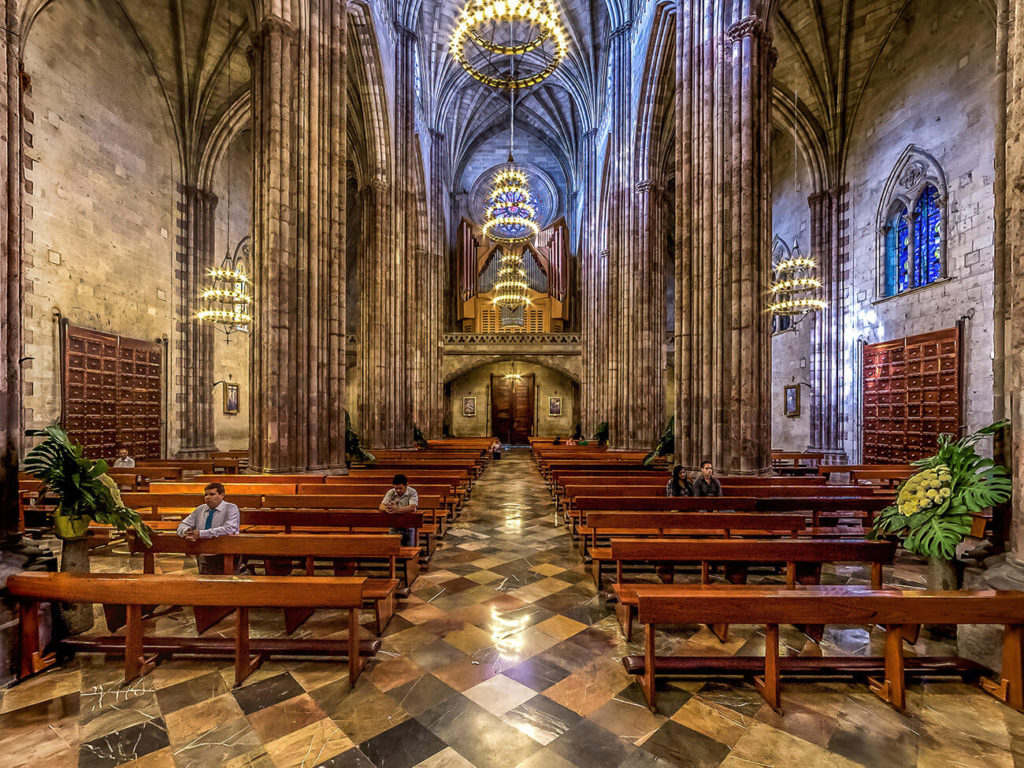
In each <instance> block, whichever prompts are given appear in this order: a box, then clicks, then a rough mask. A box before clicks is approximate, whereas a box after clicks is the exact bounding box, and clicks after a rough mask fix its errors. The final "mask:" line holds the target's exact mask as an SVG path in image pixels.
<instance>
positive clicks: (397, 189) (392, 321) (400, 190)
mask: <svg viewBox="0 0 1024 768" xmlns="http://www.w3.org/2000/svg"><path fill="white" fill-rule="evenodd" d="M395 31H396V36H395V38H396V39H395V123H394V125H395V163H394V168H395V177H394V180H393V182H392V183H391V184H390V185H388V182H387V180H386V179H383V178H381V179H378V180H376V181H375V195H374V196H375V199H376V203H377V205H376V214H377V215H376V222H375V233H374V246H375V249H376V250H375V252H374V253H373V255H372V265H373V266H372V269H373V278H372V281H371V282H369V283H363V285H364V290H365V289H366V288H369V287H371V286H372V290H373V294H372V295H373V300H372V301H371V302H370V304H371V305H372V306H371V307H370V308H369V311H368V313H367V317H366V328H365V332H362V331H361V333H363V339H365V341H364V343H363V344H364V349H365V350H366V351H367V354H366V355H365V356H364V360H363V361H362V363H361V365H362V367H363V369H364V374H365V379H364V385H363V387H362V388H361V391H360V396H361V408H362V411H363V414H364V418H363V420H362V424H363V432H364V438H365V441H366V444H367V445H368V446H370V447H372V448H398V447H403V446H408V445H411V443H412V426H413V418H414V402H413V397H414V391H415V390H414V387H413V382H414V381H415V380H416V378H417V377H418V375H419V370H420V367H421V356H422V347H421V344H420V343H419V340H418V336H417V331H418V326H417V325H416V323H417V321H418V316H417V313H416V311H417V310H416V307H415V303H414V302H413V301H412V300H411V299H410V294H411V293H412V291H414V290H418V283H417V281H418V280H419V277H420V274H421V267H420V266H419V262H420V260H421V259H420V257H419V256H418V254H417V250H418V242H417V234H418V232H417V206H416V195H415V191H416V190H415V184H414V179H415V177H414V173H416V163H417V162H418V154H417V152H416V143H415V142H416V135H415V117H416V94H415V84H414V80H413V75H414V69H413V68H414V58H415V52H416V36H415V34H414V33H413V31H412V30H410V29H407V28H406V27H405V26H403V25H401V24H399V23H398V22H397V21H396V22H395ZM387 190H389V191H390V193H391V194H390V198H389V199H388V200H384V199H383V197H384V193H385V191H387ZM384 226H387V227H388V228H387V229H383V228H382V227H384ZM367 334H370V335H372V337H373V338H372V339H371V338H369V337H368V336H367Z"/></svg>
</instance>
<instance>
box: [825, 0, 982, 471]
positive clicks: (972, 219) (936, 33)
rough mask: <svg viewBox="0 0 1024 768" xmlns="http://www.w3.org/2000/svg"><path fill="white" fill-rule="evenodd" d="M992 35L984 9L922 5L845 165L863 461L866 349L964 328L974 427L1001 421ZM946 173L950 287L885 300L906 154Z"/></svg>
mask: <svg viewBox="0 0 1024 768" xmlns="http://www.w3.org/2000/svg"><path fill="white" fill-rule="evenodd" d="M994 45H995V31H994V27H993V25H992V22H991V19H989V18H988V17H987V16H986V14H985V13H984V11H983V10H982V9H981V7H980V5H979V4H977V3H946V2H943V0H919V2H916V3H914V4H913V5H912V7H911V10H910V12H909V13H908V16H907V17H906V19H905V20H904V22H903V23H901V25H900V26H899V27H898V28H897V30H896V33H895V34H894V38H893V39H892V40H891V41H890V42H889V44H888V46H887V47H886V50H885V51H884V53H883V55H882V57H881V59H880V61H879V62H878V65H877V67H876V71H875V73H874V75H873V77H872V79H871V81H870V83H869V86H868V89H867V92H866V93H865V95H864V99H863V102H862V103H861V105H860V108H859V110H858V120H857V122H856V123H855V125H854V129H853V135H852V140H851V147H850V154H849V160H848V164H847V167H848V169H849V170H848V174H847V175H848V181H849V183H850V195H849V202H850V233H851V242H850V248H849V253H850V259H851V263H850V269H849V275H848V278H847V280H848V282H847V286H848V287H847V290H848V292H849V293H848V297H847V298H848V308H849V309H848V315H847V320H846V323H847V327H846V345H847V349H846V366H847V370H846V372H845V374H844V380H845V381H846V382H847V385H846V390H847V391H846V392H845V406H844V411H845V417H846V423H845V434H846V438H845V439H846V449H847V452H848V453H850V454H851V458H853V459H854V460H858V459H859V456H860V446H859V436H860V424H859V419H860V380H861V368H860V355H859V345H860V343H861V341H863V342H866V343H874V342H877V341H886V340H891V339H898V338H901V337H904V336H910V335H914V334H919V333H926V332H929V331H936V330H941V329H944V328H951V327H953V326H954V325H955V324H956V322H957V320H958V318H960V317H961V316H965V315H966V316H973V317H972V319H970V320H969V321H968V322H967V334H966V339H965V345H966V353H965V361H966V364H965V374H966V378H965V382H964V396H965V402H966V409H965V410H966V419H967V426H968V427H969V428H971V429H973V428H976V427H979V426H982V425H984V424H987V423H988V422H989V420H990V419H991V416H992V353H993V347H992V301H993V288H992V286H993V268H992V258H993V204H994V196H993V176H994V170H993V156H994V149H993V147H994V145H995V124H996V112H995V106H996V95H995V92H994V89H995V86H996V78H995V74H996V73H995V55H994ZM910 144H914V145H917V146H919V147H921V148H922V149H923V150H924V151H926V152H928V153H929V154H930V155H931V156H933V157H934V158H935V159H936V160H937V161H938V163H939V164H940V165H941V166H942V168H943V170H944V172H945V177H946V182H947V185H948V189H949V202H948V217H949V219H948V228H947V231H948V241H947V250H946V258H947V262H946V272H947V276H948V278H949V279H948V281H945V282H941V283H939V284H933V285H931V286H928V287H925V288H922V289H920V290H917V291H914V292H912V293H909V294H905V295H902V296H897V297H894V298H890V299H885V300H881V301H880V300H879V296H878V289H877V283H878V281H877V276H878V269H879V266H880V255H879V253H878V248H877V245H876V231H875V222H876V216H877V214H878V206H879V203H880V197H881V194H882V190H883V187H884V186H885V184H886V181H887V179H888V178H889V176H890V174H891V173H892V171H893V168H894V166H895V165H896V163H897V161H898V159H899V158H900V156H901V154H902V153H903V152H904V150H905V149H906V148H907V147H908V145H910Z"/></svg>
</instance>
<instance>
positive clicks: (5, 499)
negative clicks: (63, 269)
mask: <svg viewBox="0 0 1024 768" xmlns="http://www.w3.org/2000/svg"><path fill="white" fill-rule="evenodd" d="M0 14H2V18H3V20H4V26H3V29H2V30H0V48H2V51H3V63H4V67H3V69H2V70H0V109H2V110H3V113H2V121H0V132H2V133H0V136H2V139H3V152H2V153H0V179H2V182H3V187H2V188H0V194H2V197H0V211H3V226H2V228H0V288H2V291H0V350H2V354H3V361H2V364H0V550H2V551H3V553H4V560H5V561H6V560H7V552H8V551H9V550H11V549H12V548H13V547H15V546H16V545H17V544H18V542H19V541H20V540H21V535H20V533H19V528H20V523H19V518H18V461H19V446H20V445H21V431H22V413H21V407H22V400H21V357H22V354H21V347H22V336H21V309H22V287H21V258H22V193H23V187H24V176H25V171H24V156H23V152H24V131H23V123H22V87H21V84H22V74H21V60H20V58H19V36H18V18H19V17H18V4H17V3H16V2H13V0H0ZM2 570H5V569H0V571H2ZM0 576H2V574H0ZM5 655H6V654H5ZM6 672H7V667H6V666H4V667H2V668H0V684H2V683H3V682H5V681H6V680H7V677H8V676H7V674H6Z"/></svg>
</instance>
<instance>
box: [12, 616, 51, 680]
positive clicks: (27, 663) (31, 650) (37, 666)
mask: <svg viewBox="0 0 1024 768" xmlns="http://www.w3.org/2000/svg"><path fill="white" fill-rule="evenodd" d="M18 632H19V634H20V635H21V637H20V649H21V650H20V663H19V665H18V678H19V679H20V678H25V677H29V676H31V675H34V674H35V673H36V672H42V671H43V670H44V669H46V668H48V667H52V666H53V665H54V664H56V663H57V659H56V656H55V655H54V654H52V653H51V654H49V655H47V656H44V655H43V654H42V652H41V651H40V649H39V603H37V602H35V601H32V602H28V601H22V602H20V603H18Z"/></svg>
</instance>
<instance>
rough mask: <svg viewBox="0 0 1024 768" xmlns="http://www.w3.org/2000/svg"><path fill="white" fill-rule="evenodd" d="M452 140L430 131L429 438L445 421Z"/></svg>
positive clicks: (426, 360) (426, 351) (426, 395)
mask: <svg viewBox="0 0 1024 768" xmlns="http://www.w3.org/2000/svg"><path fill="white" fill-rule="evenodd" d="M447 158H448V144H447V142H446V141H445V137H444V134H442V133H439V132H437V131H431V132H430V177H429V184H430V196H429V199H430V208H429V211H428V216H429V223H428V240H429V243H428V246H427V264H426V274H425V275H424V277H425V279H426V281H427V292H426V293H427V298H426V306H425V307H424V310H425V311H426V313H427V317H426V323H425V325H424V327H425V328H426V335H425V348H424V363H425V366H426V375H425V377H424V381H425V393H424V398H425V401H426V404H427V418H426V424H424V425H422V429H423V430H424V434H425V435H426V436H427V437H428V438H437V437H441V433H442V425H443V424H444V377H443V375H442V372H441V346H442V345H441V340H442V336H443V334H444V308H445V302H444V301H443V298H444V292H445V288H446V286H447V285H448V284H449V283H448V269H449V265H450V263H451V259H449V252H448V233H447V228H446V226H445V222H446V221H447V220H448V208H447V205H446V202H447V201H448V184H447V183H446V180H447V178H448V172H447Z"/></svg>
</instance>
